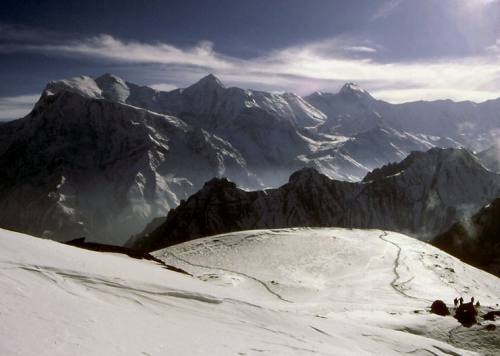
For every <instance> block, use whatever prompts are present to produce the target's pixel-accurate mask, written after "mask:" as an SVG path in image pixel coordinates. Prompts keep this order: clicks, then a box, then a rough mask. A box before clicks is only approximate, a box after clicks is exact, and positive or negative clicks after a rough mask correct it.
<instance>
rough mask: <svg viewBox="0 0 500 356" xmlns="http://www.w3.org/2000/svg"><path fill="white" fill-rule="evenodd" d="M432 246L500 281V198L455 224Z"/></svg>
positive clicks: (434, 241)
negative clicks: (494, 276)
mask: <svg viewBox="0 0 500 356" xmlns="http://www.w3.org/2000/svg"><path fill="white" fill-rule="evenodd" d="M432 243H433V244H434V245H435V246H436V247H439V248H440V249H442V250H444V251H446V252H448V253H449V254H452V255H454V256H456V257H458V258H460V259H461V260H463V261H464V262H467V263H469V264H471V265H473V266H476V267H479V268H481V269H483V270H486V271H488V272H490V273H492V274H495V275H496V276H499V277H500V198H498V199H495V200H494V201H493V202H491V203H490V204H488V205H486V206H485V207H483V208H482V209H481V210H479V211H478V212H477V213H476V214H474V215H473V216H472V217H471V218H469V219H463V220H462V221H459V222H457V223H456V224H454V225H453V226H452V227H451V228H450V229H449V230H448V231H446V232H444V233H443V234H440V235H438V236H437V237H435V238H434V240H433V241H432Z"/></svg>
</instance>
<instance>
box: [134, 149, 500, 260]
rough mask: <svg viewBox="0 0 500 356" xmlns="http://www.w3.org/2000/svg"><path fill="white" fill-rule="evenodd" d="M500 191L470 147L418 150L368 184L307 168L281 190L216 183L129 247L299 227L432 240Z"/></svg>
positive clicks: (147, 247) (499, 179)
mask: <svg viewBox="0 0 500 356" xmlns="http://www.w3.org/2000/svg"><path fill="white" fill-rule="evenodd" d="M499 193H500V175H497V174H495V173H492V172H490V171H488V170H486V169H485V168H484V167H483V166H482V165H481V164H480V163H479V162H478V161H477V159H476V158H475V157H474V156H473V155H472V154H470V153H469V152H468V151H466V150H462V149H459V150H456V149H445V150H441V149H431V150H429V151H428V152H425V153H413V154H411V155H410V156H409V157H408V158H407V159H405V160H404V161H403V162H402V163H401V164H399V165H395V166H394V165H393V166H387V167H384V168H382V169H380V170H379V171H377V172H374V173H372V174H371V175H369V176H367V178H366V179H365V181H364V182H361V183H351V182H343V181H336V180H331V179H329V178H328V177H326V176H324V175H322V174H320V173H318V172H317V171H316V170H314V169H311V168H308V169H302V170H300V171H298V172H296V173H294V174H292V175H291V177H290V179H289V182H288V183H287V184H285V185H283V186H282V187H280V188H277V189H269V190H265V191H256V192H245V191H243V190H240V189H238V188H237V187H236V185H235V184H234V183H231V182H229V181H227V180H214V181H211V182H209V183H207V184H206V185H205V186H204V187H203V189H201V190H200V191H199V192H198V193H196V194H194V195H193V196H191V197H190V198H189V199H188V200H187V201H186V202H184V203H183V204H181V205H180V206H179V207H178V208H176V209H174V210H171V211H170V212H169V214H168V216H167V220H166V221H165V223H164V224H163V225H161V226H160V227H159V228H158V229H156V230H155V231H154V232H152V233H150V234H149V235H148V236H142V237H140V238H136V239H135V240H134V241H130V242H129V245H130V246H132V247H134V248H137V249H145V250H154V249H158V248H161V247H164V246H168V245H171V244H175V243H178V242H182V241H186V240H190V239H193V238H196V237H200V236H206V235H213V234H218V233H224V232H230V231H236V230H245V229H256V228H282V227H296V226H341V227H356V228H383V229H388V230H394V231H404V232H407V233H411V234H412V235H414V236H417V237H420V238H428V237H430V236H433V235H435V234H436V233H438V232H442V231H444V230H445V229H447V228H448V227H449V226H450V225H451V224H453V223H454V222H455V221H457V220H458V219H460V218H462V217H464V216H470V214H472V212H473V211H474V210H475V209H477V208H478V207H480V206H482V205H483V204H485V203H487V202H489V201H490V200H492V199H494V198H495V197H496V196H497V195H498V194H499Z"/></svg>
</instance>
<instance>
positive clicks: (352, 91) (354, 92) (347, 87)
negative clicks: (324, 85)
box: [339, 82, 371, 98]
mask: <svg viewBox="0 0 500 356" xmlns="http://www.w3.org/2000/svg"><path fill="white" fill-rule="evenodd" d="M339 94H340V95H342V96H355V97H358V98H364V97H368V98H371V95H370V94H369V93H368V92H367V91H366V90H364V89H362V88H361V87H360V86H359V85H358V84H356V83H352V82H349V83H346V84H344V86H343V87H342V88H341V89H340V91H339Z"/></svg>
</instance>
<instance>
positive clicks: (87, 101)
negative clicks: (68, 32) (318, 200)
mask: <svg viewBox="0 0 500 356" xmlns="http://www.w3.org/2000/svg"><path fill="white" fill-rule="evenodd" d="M0 137H1V141H2V145H1V146H0V166H2V167H7V169H2V170H1V176H0V194H1V195H2V200H1V201H0V211H1V212H2V213H1V214H0V225H1V226H3V227H5V228H11V229H14V230H21V231H27V232H29V233H32V234H35V235H39V236H47V237H50V238H54V239H68V238H70V237H78V236H87V237H90V238H92V239H97V240H100V241H106V242H111V243H120V239H123V237H124V236H130V233H131V232H138V231H140V230H141V229H142V228H143V227H144V225H145V224H146V223H147V222H149V221H150V220H151V219H152V218H153V217H155V216H161V215H165V214H166V213H167V211H168V210H169V209H170V208H173V207H175V206H177V205H178V204H179V201H180V200H181V199H185V198H187V197H188V196H189V194H190V193H191V192H192V190H193V189H196V186H201V185H202V183H203V181H204V180H207V179H210V178H212V177H213V176H219V175H225V176H228V177H231V176H232V177H233V178H232V179H234V180H236V181H240V180H243V181H246V184H249V185H251V184H254V186H255V185H256V184H257V182H256V180H255V179H254V178H252V176H251V175H250V174H249V172H248V170H247V169H246V165H245V161H244V159H243V158H242V157H241V155H240V154H239V153H238V152H237V151H236V150H235V149H234V148H233V147H232V146H231V145H230V144H228V143H227V142H225V141H223V140H221V139H220V138H218V137H216V136H214V135H211V134H209V133H207V132H206V131H204V130H201V129H193V128H191V127H189V126H188V125H187V124H185V123H184V122H183V121H182V120H180V119H178V118H175V117H171V116H166V115H161V114H156V113H152V112H150V111H147V110H144V109H138V108H135V107H131V106H126V105H121V104H118V103H115V102H112V101H108V100H99V99H92V98H88V97H84V96H82V95H80V94H78V93H75V92H72V91H65V90H63V91H59V92H53V91H51V90H47V91H46V92H45V93H44V95H43V97H42V98H41V100H40V102H39V103H38V104H37V106H36V107H35V109H34V110H33V112H32V113H31V114H30V115H29V116H27V117H26V118H24V119H21V120H17V121H14V122H11V123H8V124H6V125H4V126H2V130H1V131H0ZM172 167H175V170H172Z"/></svg>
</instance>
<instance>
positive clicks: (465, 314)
mask: <svg viewBox="0 0 500 356" xmlns="http://www.w3.org/2000/svg"><path fill="white" fill-rule="evenodd" d="M453 304H455V318H456V319H457V320H458V321H459V322H460V323H462V325H465V326H470V325H472V324H475V323H476V316H477V312H478V309H479V308H480V307H481V304H480V303H479V300H478V301H477V302H476V304H474V297H472V298H471V299H470V302H469V303H464V299H463V298H462V297H460V298H455V299H454V300H453Z"/></svg>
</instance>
